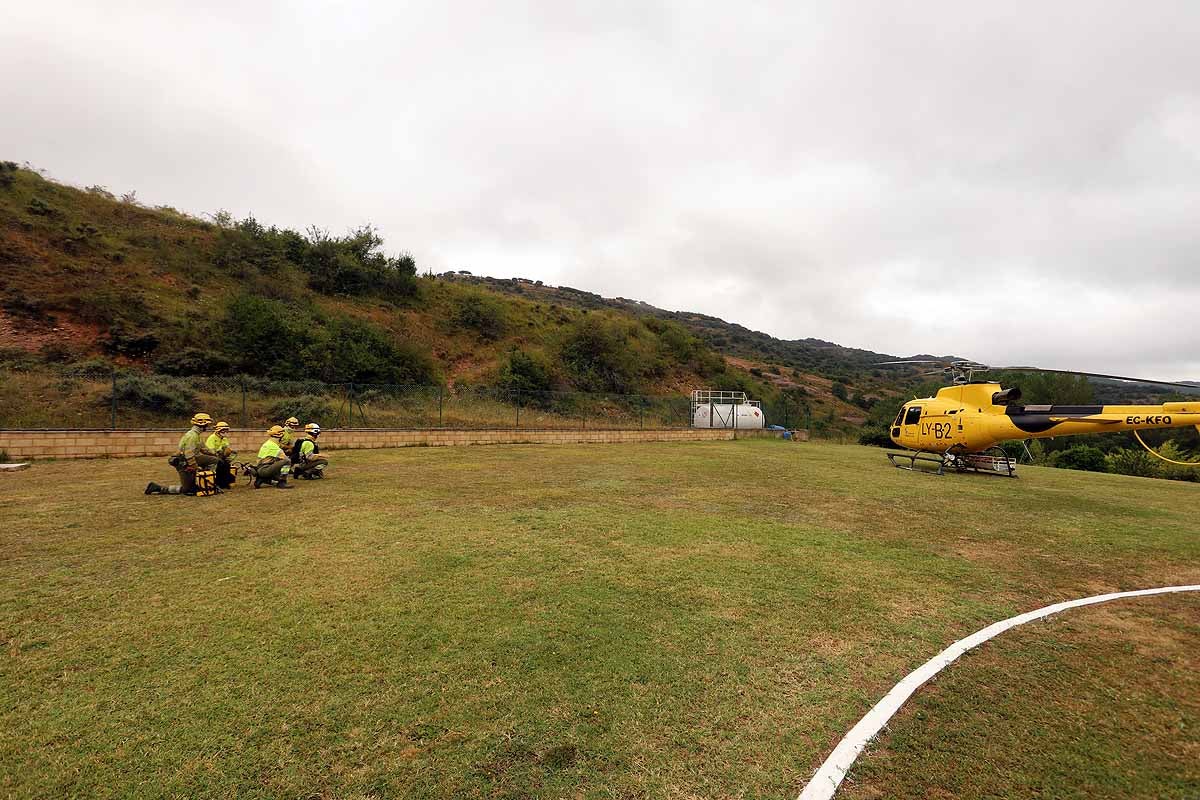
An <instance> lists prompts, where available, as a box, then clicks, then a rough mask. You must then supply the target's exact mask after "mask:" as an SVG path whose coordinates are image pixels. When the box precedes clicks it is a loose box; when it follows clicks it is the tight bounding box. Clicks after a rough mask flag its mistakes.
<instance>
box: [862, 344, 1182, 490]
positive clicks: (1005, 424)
mask: <svg viewBox="0 0 1200 800" xmlns="http://www.w3.org/2000/svg"><path fill="white" fill-rule="evenodd" d="M884 363H885V364H939V365H943V370H942V372H944V373H946V374H949V375H951V376H952V377H953V385H951V386H946V387H944V388H942V389H939V390H938V393H937V396H936V397H927V398H924V399H914V400H910V401H908V402H907V403H905V404H904V406H903V407H902V408H901V409H900V413H899V414H897V415H896V419H895V421H894V422H893V423H892V425H891V430H890V434H891V439H892V441H893V442H895V443H896V444H897V445H899V446H901V447H904V448H906V449H907V452H904V453H888V454H887V456H888V460H889V461H891V463H892V465H893V466H896V467H900V468H901V469H915V468H916V465H917V462H918V461H922V462H930V463H935V464H937V465H938V466H937V474H938V475H942V474H944V473H945V471H946V470H947V469H953V470H955V471H956V472H967V471H972V472H982V473H987V474H993V475H1003V476H1007V477H1016V462H1015V461H1014V460H1013V459H1012V458H1010V457H1009V456H1008V454H1007V453H1005V452H1004V450H1003V449H1001V448H1000V443H1001V442H1008V441H1024V440H1027V439H1044V438H1053V437H1056V436H1076V435H1079V434H1088V433H1108V432H1111V431H1133V435H1134V436H1136V437H1137V439H1138V441H1139V442H1140V443H1141V444H1142V446H1143V447H1145V448H1146V449H1147V450H1148V451H1150V453H1152V454H1153V455H1155V456H1158V457H1159V458H1162V459H1164V460H1166V461H1171V459H1167V458H1166V457H1165V456H1162V455H1160V454H1159V453H1156V452H1154V450H1152V449H1151V448H1150V447H1149V445H1147V444H1146V443H1145V441H1143V440H1142V437H1141V435H1140V434H1139V433H1138V431H1142V430H1160V429H1163V428H1186V427H1188V426H1189V425H1195V426H1196V430H1198V431H1200V398H1197V399H1195V400H1186V401H1182V402H1169V403H1162V404H1160V405H1156V406H1155V405H1130V406H1102V405H1087V406H1083V405H1022V404H1021V403H1020V400H1021V390H1020V389H1019V388H1017V387H1015V386H1014V387H1012V388H1009V389H1005V388H1003V387H1002V386H1001V385H1000V384H999V383H995V382H991V381H976V380H975V379H974V378H975V373H978V372H986V371H988V370H989V369H997V370H1005V371H1009V372H1013V371H1025V372H1051V373H1059V374H1064V375H1088V376H1091V377H1096V378H1105V379H1109V380H1114V381H1126V382H1129V383H1131V384H1138V385H1140V384H1151V385H1156V386H1169V387H1172V388H1174V389H1176V390H1182V391H1192V392H1197V391H1200V386H1194V385H1191V384H1186V383H1171V382H1167V381H1151V380H1142V379H1139V378H1125V377H1121V376H1119V375H1102V374H1100V373H1095V372H1068V371H1066V370H1054V369H1038V368H1036V367H987V366H985V365H983V364H977V363H975V362H972V361H953V362H950V363H948V364H946V363H945V362H941V361H931V360H925V359H914V360H908V361H889V362H884ZM897 459H900V460H901V461H903V460H907V461H908V462H909V463H908V464H907V465H905V464H902V463H897ZM1171 463H1175V464H1186V465H1187V466H1200V462H1195V463H1192V462H1179V461H1172V462H1171Z"/></svg>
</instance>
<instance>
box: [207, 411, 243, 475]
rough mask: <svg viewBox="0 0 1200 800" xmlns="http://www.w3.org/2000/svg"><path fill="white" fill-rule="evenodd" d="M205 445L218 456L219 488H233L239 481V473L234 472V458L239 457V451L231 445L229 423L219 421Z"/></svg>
mask: <svg viewBox="0 0 1200 800" xmlns="http://www.w3.org/2000/svg"><path fill="white" fill-rule="evenodd" d="M204 446H205V447H206V448H208V451H209V452H210V453H215V454H216V456H217V467H216V469H217V488H218V489H230V488H232V487H233V485H234V484H235V483H237V475H235V474H234V472H233V460H234V459H235V458H237V451H236V450H234V449H233V448H232V447H230V445H229V423H228V422H218V423H217V427H215V428H213V432H212V435H210V436H209V437H208V440H207V441H205V442H204Z"/></svg>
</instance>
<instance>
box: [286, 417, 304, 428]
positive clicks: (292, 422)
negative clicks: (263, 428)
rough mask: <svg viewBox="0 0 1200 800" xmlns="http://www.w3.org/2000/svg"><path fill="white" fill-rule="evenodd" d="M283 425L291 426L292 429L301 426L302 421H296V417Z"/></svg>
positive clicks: (288, 419)
mask: <svg viewBox="0 0 1200 800" xmlns="http://www.w3.org/2000/svg"><path fill="white" fill-rule="evenodd" d="M283 424H284V425H291V426H292V427H295V426H297V425H299V424H300V420H298V419H296V418H295V417H288V418H287V420H285V421H284V423H283Z"/></svg>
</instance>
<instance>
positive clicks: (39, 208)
mask: <svg viewBox="0 0 1200 800" xmlns="http://www.w3.org/2000/svg"><path fill="white" fill-rule="evenodd" d="M25 210H26V211H28V212H29V213H30V214H32V215H33V216H35V217H51V216H54V215H55V214H56V213H58V212H57V211H56V210H55V209H54V207H53V206H51V205H50V204H49V203H47V202H46V201H45V200H43V199H41V198H40V197H31V198H30V199H29V203H28V204H27V205H26V206H25Z"/></svg>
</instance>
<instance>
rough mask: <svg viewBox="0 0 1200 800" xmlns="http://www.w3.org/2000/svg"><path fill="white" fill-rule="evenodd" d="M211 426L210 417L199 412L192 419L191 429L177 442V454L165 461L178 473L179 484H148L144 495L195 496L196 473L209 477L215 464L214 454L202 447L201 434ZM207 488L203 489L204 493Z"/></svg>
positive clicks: (215, 457)
mask: <svg viewBox="0 0 1200 800" xmlns="http://www.w3.org/2000/svg"><path fill="white" fill-rule="evenodd" d="M209 425H212V417H210V416H209V415H208V414H205V413H203V412H200V413H198V414H196V415H194V416H193V417H192V427H191V428H189V429H188V431H187V433H185V434H183V437H182V438H181V439H180V440H179V452H178V453H176V454H175V455H173V456H171V457H170V458H168V459H167V463H168V464H170V465H171V466H172V467H174V468H175V471H176V472H178V473H179V483H178V484H177V485H174V486H161V485H159V484H157V483H153V482H151V483H149V484H147V486H146V494H193V495H194V494H196V473H197V472H201V473H203V474H204V475H205V477H207V476H209V475H211V469H212V467H213V466H214V465H215V464H216V463H217V456H216V454H215V453H212V452H211V451H209V449H208V448H207V447H206V446H205V445H204V441H203V439H202V438H201V434H203V433H204V432H205V431H207V430H208V426H209ZM208 488H209V487H207V486H206V487H205V493H206V494H209V493H210V492H208Z"/></svg>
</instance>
